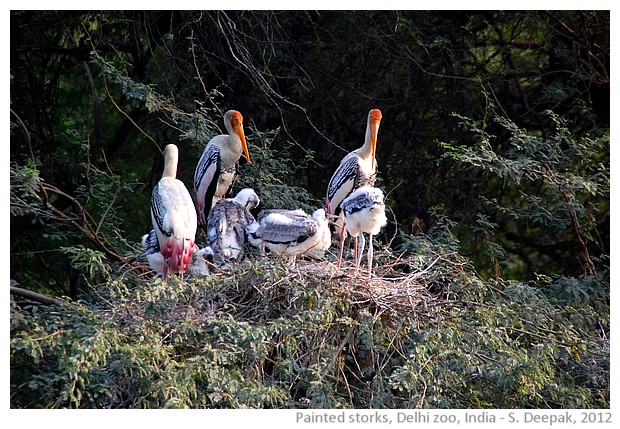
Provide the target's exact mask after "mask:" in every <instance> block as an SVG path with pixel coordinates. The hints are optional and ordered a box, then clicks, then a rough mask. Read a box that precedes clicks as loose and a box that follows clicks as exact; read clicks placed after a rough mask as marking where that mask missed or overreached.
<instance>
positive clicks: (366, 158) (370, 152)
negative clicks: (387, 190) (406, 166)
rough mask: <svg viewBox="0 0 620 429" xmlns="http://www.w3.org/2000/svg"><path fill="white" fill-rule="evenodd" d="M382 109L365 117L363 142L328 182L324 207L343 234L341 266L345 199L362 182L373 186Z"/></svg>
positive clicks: (344, 236)
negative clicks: (343, 204)
mask: <svg viewBox="0 0 620 429" xmlns="http://www.w3.org/2000/svg"><path fill="white" fill-rule="evenodd" d="M381 118H382V115H381V111H380V110H379V109H372V110H371V111H370V112H368V119H367V121H366V138H365V140H364V145H363V146H362V147H360V148H359V149H356V150H354V151H353V152H349V153H348V154H347V155H346V156H345V157H344V158H343V159H342V161H340V165H339V166H338V168H337V169H336V171H335V172H334V174H333V175H332V178H331V179H330V181H329V185H328V186H327V199H326V201H325V211H326V212H327V216H328V217H330V218H334V217H335V218H337V219H336V220H335V221H334V225H335V227H336V232H337V233H338V235H339V236H340V252H339V253H338V266H340V263H341V261H342V250H343V246H344V240H345V238H346V230H345V229H344V228H343V227H342V224H343V221H344V219H343V216H342V207H341V204H342V201H343V200H344V199H345V198H347V197H348V196H349V195H351V193H352V192H353V191H355V190H356V189H358V188H359V187H361V186H374V184H375V179H376V178H377V162H376V160H375V153H376V149H377V135H378V133H379V125H380V123H381Z"/></svg>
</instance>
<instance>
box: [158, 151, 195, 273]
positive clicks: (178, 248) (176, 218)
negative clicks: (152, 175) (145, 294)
mask: <svg viewBox="0 0 620 429" xmlns="http://www.w3.org/2000/svg"><path fill="white" fill-rule="evenodd" d="M165 156H166V160H165V165H164V173H163V175H162V178H161V180H160V181H159V182H158V183H157V185H156V186H155V187H154V188H153V193H152V197H151V220H152V222H153V228H154V230H155V234H156V236H157V241H158V243H159V247H160V251H161V254H162V256H163V259H164V267H163V276H164V282H165V281H166V280H167V279H168V272H169V271H172V272H173V273H180V274H181V276H182V275H183V273H184V272H185V271H186V270H187V265H188V263H189V261H190V258H191V256H192V253H193V252H194V241H195V237H196V228H197V227H198V224H197V217H196V209H195V207H194V202H193V201H192V197H191V195H190V193H189V191H188V190H187V188H186V187H185V185H184V184H183V182H181V181H180V180H178V179H177V178H176V173H177V163H178V158H179V149H178V148H177V147H176V146H175V145H173V144H169V145H167V146H166V148H165Z"/></svg>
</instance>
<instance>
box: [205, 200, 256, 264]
mask: <svg viewBox="0 0 620 429" xmlns="http://www.w3.org/2000/svg"><path fill="white" fill-rule="evenodd" d="M259 204H260V199H259V198H258V195H256V192H254V190H253V189H250V188H246V189H242V190H241V191H239V193H238V194H237V196H236V197H235V198H226V199H221V200H218V201H217V202H216V203H215V205H214V206H213V208H212V209H211V211H210V212H209V217H208V218H207V244H208V245H209V247H211V248H212V249H213V259H214V263H215V264H217V265H221V264H222V263H224V262H230V261H236V260H239V258H240V257H241V256H242V254H243V247H244V246H245V244H246V243H247V241H248V237H247V232H246V229H247V227H248V226H249V225H250V224H251V223H253V222H255V220H254V216H252V214H251V213H250V210H252V209H253V208H254V207H256V206H258V205H259Z"/></svg>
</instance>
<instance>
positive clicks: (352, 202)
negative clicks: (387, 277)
mask: <svg viewBox="0 0 620 429" xmlns="http://www.w3.org/2000/svg"><path fill="white" fill-rule="evenodd" d="M341 207H342V212H343V214H344V227H345V228H346V230H347V232H348V233H349V234H351V235H352V236H353V237H354V239H355V247H354V251H355V256H354V261H355V267H356V268H357V269H359V266H360V259H361V257H362V253H363V252H364V245H365V240H364V233H366V234H368V235H369V240H368V276H369V277H370V276H371V275H372V254H373V246H372V237H373V235H375V234H378V233H379V231H380V230H381V228H382V227H383V226H385V225H386V224H387V217H386V216H385V204H384V202H383V192H382V191H381V189H379V188H373V187H371V186H362V187H361V188H359V189H357V190H356V191H355V192H353V193H352V194H351V195H349V196H348V197H347V198H345V199H344V200H343V201H342V204H341Z"/></svg>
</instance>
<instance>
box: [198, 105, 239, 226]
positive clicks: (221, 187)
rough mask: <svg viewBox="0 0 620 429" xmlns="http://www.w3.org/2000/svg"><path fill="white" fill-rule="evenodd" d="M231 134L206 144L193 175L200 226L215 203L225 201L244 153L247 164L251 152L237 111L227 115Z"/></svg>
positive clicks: (226, 124) (214, 138) (225, 122)
mask: <svg viewBox="0 0 620 429" xmlns="http://www.w3.org/2000/svg"><path fill="white" fill-rule="evenodd" d="M224 125H225V126H226V130H227V131H228V134H220V135H217V136H215V137H213V138H212V139H211V140H209V143H207V146H206V147H205V149H204V151H203V152H202V156H201V157H200V160H199V161H198V165H197V166H196V172H195V173H194V191H195V192H196V203H197V206H198V207H197V209H198V220H199V222H200V225H201V226H204V225H205V224H206V221H207V218H208V215H209V211H210V210H211V207H213V205H214V204H215V202H216V201H217V200H219V199H221V198H225V197H226V194H227V193H228V192H229V191H230V188H231V187H232V184H233V181H234V180H235V177H236V176H237V164H238V162H239V158H241V153H243V154H244V155H245V159H246V160H247V162H248V164H251V161H250V152H249V150H248V145H247V143H246V141H245V133H244V132H243V116H241V113H239V112H238V111H236V110H229V111H228V112H226V113H225V114H224Z"/></svg>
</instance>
